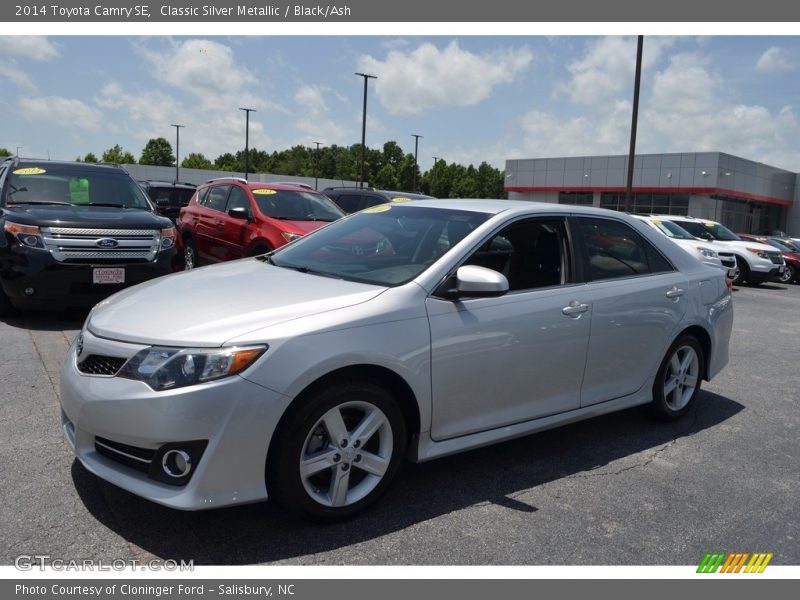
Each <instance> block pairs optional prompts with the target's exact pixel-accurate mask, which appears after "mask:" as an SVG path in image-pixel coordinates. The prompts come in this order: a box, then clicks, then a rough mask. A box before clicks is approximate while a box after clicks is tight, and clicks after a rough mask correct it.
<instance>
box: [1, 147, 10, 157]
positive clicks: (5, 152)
mask: <svg viewBox="0 0 800 600" xmlns="http://www.w3.org/2000/svg"><path fill="white" fill-rule="evenodd" d="M0 156H11V152H10V151H9V150H8V149H7V148H0Z"/></svg>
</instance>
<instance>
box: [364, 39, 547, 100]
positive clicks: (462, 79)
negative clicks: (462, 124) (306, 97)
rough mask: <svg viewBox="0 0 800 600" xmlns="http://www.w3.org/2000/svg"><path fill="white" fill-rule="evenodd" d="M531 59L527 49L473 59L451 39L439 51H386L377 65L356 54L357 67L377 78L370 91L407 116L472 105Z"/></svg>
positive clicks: (425, 46)
mask: <svg viewBox="0 0 800 600" xmlns="http://www.w3.org/2000/svg"><path fill="white" fill-rule="evenodd" d="M532 59H533V55H532V54H531V52H530V50H528V49H527V48H519V49H510V50H504V51H497V52H490V53H485V54H482V55H477V54H473V53H472V52H469V51H467V50H462V49H461V47H460V46H459V45H458V42H457V41H452V42H450V43H449V44H448V45H447V46H446V47H445V48H444V49H441V50H440V49H439V48H437V47H436V46H434V45H433V44H431V43H424V44H421V45H420V46H418V47H417V48H416V49H415V50H412V51H409V52H403V51H401V50H392V51H390V52H389V54H388V55H387V56H386V59H385V60H383V61H381V60H379V59H377V58H373V57H372V56H362V57H360V59H359V61H358V65H359V66H358V68H359V70H360V71H363V72H365V73H369V74H372V75H377V76H378V79H377V81H375V82H374V85H375V90H376V92H377V95H378V99H379V100H380V102H381V104H382V105H383V106H384V107H385V108H386V110H387V111H389V112H390V113H392V114H395V115H413V114H419V113H421V112H423V111H425V110H430V109H439V108H446V107H449V106H473V105H475V104H478V103H479V102H481V101H483V100H485V99H486V98H488V97H489V96H490V95H491V93H492V90H493V88H494V87H495V86H496V85H498V84H501V83H509V82H511V81H513V80H514V77H515V76H516V75H517V74H518V73H520V72H521V71H523V70H524V69H525V68H527V67H528V65H529V64H530V62H531V60H532Z"/></svg>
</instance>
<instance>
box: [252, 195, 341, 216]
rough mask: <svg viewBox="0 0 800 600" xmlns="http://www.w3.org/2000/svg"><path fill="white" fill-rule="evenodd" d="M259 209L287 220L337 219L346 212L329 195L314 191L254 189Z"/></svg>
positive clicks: (254, 196)
mask: <svg viewBox="0 0 800 600" xmlns="http://www.w3.org/2000/svg"><path fill="white" fill-rule="evenodd" d="M253 198H255V199H256V204H258V210H260V211H261V212H262V213H263V214H265V215H266V216H268V217H272V218H273V219H282V220H285V221H328V222H330V221H336V220H337V219H340V218H342V217H343V216H344V213H343V212H342V211H341V210H340V209H339V207H338V206H336V205H335V204H334V203H333V202H332V201H331V200H330V199H329V198H328V197H327V196H323V195H322V194H316V193H313V192H300V191H291V190H272V189H266V188H260V189H255V190H253Z"/></svg>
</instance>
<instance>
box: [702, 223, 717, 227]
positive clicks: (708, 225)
mask: <svg viewBox="0 0 800 600" xmlns="http://www.w3.org/2000/svg"><path fill="white" fill-rule="evenodd" d="M703 225H705V226H706V227H708V228H711V227H713V226H714V224H713V223H703Z"/></svg>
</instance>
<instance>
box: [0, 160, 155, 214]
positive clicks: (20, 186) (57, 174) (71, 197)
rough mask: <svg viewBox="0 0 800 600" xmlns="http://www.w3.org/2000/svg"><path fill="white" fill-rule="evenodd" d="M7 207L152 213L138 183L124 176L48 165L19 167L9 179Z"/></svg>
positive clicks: (110, 172) (73, 167) (112, 172)
mask: <svg viewBox="0 0 800 600" xmlns="http://www.w3.org/2000/svg"><path fill="white" fill-rule="evenodd" d="M6 189H7V191H6V197H5V203H6V204H66V205H74V206H117V207H124V208H141V209H145V210H150V203H149V202H148V201H147V198H146V196H145V194H144V192H143V191H142V189H141V188H140V187H139V186H138V185H137V184H136V182H135V181H134V180H133V179H131V178H130V177H128V176H127V175H125V174H124V173H120V172H115V171H113V170H109V171H95V170H92V169H81V168H80V167H75V166H65V165H48V164H44V165H42V166H29V167H19V168H16V169H14V170H12V171H11V172H10V173H9V177H8V186H7V188H6Z"/></svg>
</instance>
